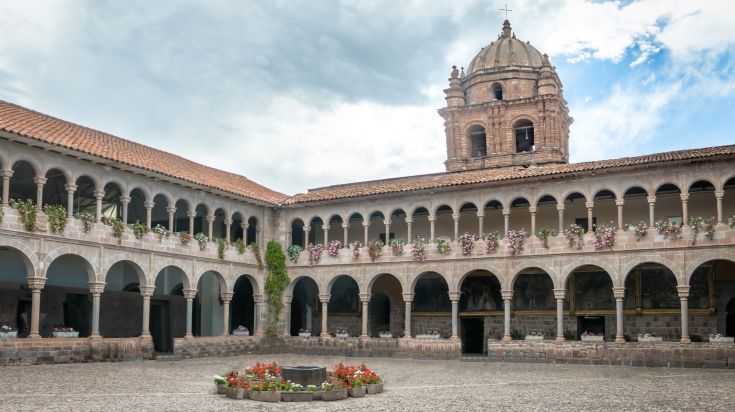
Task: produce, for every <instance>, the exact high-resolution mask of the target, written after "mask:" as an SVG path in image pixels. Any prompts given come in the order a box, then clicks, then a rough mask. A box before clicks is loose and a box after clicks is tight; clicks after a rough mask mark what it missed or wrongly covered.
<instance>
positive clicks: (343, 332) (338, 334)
mask: <svg viewBox="0 0 735 412" xmlns="http://www.w3.org/2000/svg"><path fill="white" fill-rule="evenodd" d="M334 336H335V337H338V338H340V339H345V338H349V337H350V333H349V332H347V331H346V330H339V329H337V331H336V332H335V333H334Z"/></svg>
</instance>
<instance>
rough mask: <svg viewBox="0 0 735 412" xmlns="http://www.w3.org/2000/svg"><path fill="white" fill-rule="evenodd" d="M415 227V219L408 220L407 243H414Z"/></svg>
mask: <svg viewBox="0 0 735 412" xmlns="http://www.w3.org/2000/svg"><path fill="white" fill-rule="evenodd" d="M412 225H413V219H409V218H406V243H412V242H413V236H412V235H413V233H411V232H412V230H413V228H412Z"/></svg>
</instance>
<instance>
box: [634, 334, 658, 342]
mask: <svg viewBox="0 0 735 412" xmlns="http://www.w3.org/2000/svg"><path fill="white" fill-rule="evenodd" d="M638 342H663V338H662V337H661V336H646V335H638Z"/></svg>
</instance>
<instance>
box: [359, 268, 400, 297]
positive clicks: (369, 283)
mask: <svg viewBox="0 0 735 412" xmlns="http://www.w3.org/2000/svg"><path fill="white" fill-rule="evenodd" d="M385 275H388V276H392V277H394V278H396V279H397V280H398V283H399V284H400V285H401V291H402V292H403V291H405V290H406V282H404V280H403V277H402V276H397V275H395V274H393V273H390V272H380V273H376V274H374V275H372V276H371V277H370V278H369V279H368V281H367V284H366V285H365V286H364V287H362V286H361V287H360V290H365V291H366V292H365V293H371V291H372V290H373V285H374V284H375V281H376V280H378V278H380V277H381V276H385ZM358 285H359V284H358Z"/></svg>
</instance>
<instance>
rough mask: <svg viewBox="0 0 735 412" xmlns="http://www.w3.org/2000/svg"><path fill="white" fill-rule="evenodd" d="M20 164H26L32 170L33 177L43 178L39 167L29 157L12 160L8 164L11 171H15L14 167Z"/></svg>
mask: <svg viewBox="0 0 735 412" xmlns="http://www.w3.org/2000/svg"><path fill="white" fill-rule="evenodd" d="M21 162H24V163H27V164H28V165H29V166H30V167H31V169H32V170H33V173H34V175H35V176H43V171H42V170H41V166H40V165H39V164H38V163H36V162H35V161H34V160H33V159H32V158H30V157H25V156H20V157H17V158H14V159H12V160H11V161H10V162H9V163H8V164H9V165H10V166H11V169H15V165H17V164H18V163H21ZM11 163H12V164H11Z"/></svg>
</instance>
